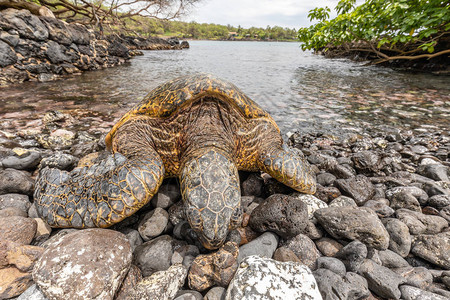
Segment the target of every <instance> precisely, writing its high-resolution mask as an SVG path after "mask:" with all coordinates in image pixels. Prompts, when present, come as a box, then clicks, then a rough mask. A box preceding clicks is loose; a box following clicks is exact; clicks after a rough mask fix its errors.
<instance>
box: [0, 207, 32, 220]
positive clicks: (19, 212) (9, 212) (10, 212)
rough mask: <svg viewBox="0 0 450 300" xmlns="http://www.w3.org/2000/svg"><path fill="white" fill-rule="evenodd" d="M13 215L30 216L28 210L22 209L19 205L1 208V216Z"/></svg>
mask: <svg viewBox="0 0 450 300" xmlns="http://www.w3.org/2000/svg"><path fill="white" fill-rule="evenodd" d="M12 216H19V217H24V218H26V217H28V214H27V212H25V211H23V210H21V209H20V208H17V207H7V208H4V209H1V210H0V218H4V217H12Z"/></svg>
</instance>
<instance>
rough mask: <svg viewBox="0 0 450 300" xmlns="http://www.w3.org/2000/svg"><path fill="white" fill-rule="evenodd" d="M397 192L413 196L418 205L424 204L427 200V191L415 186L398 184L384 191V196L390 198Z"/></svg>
mask: <svg viewBox="0 0 450 300" xmlns="http://www.w3.org/2000/svg"><path fill="white" fill-rule="evenodd" d="M398 193H408V194H410V195H412V196H414V197H415V198H416V199H417V201H419V203H420V205H425V204H426V203H427V201H428V195H427V193H426V192H425V191H424V190H422V189H421V188H418V187H415V186H399V187H395V188H392V189H389V190H387V191H386V197H387V198H388V199H389V200H392V198H393V197H395V196H396V195H397V194H398Z"/></svg>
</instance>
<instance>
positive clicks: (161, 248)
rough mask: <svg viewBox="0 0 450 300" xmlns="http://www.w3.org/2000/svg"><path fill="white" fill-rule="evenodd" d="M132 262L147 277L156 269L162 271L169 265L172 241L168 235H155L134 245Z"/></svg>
mask: <svg viewBox="0 0 450 300" xmlns="http://www.w3.org/2000/svg"><path fill="white" fill-rule="evenodd" d="M133 255H134V262H135V263H136V265H137V266H138V267H139V268H140V269H141V271H142V275H143V276H144V277H147V276H149V275H151V274H152V273H154V272H156V271H164V270H167V269H168V268H169V267H170V261H171V259H172V255H173V241H172V238H171V237H170V236H168V235H163V236H160V237H157V238H155V239H153V240H151V241H148V242H145V243H143V244H142V245H140V246H137V247H136V250H135V251H134V253H133Z"/></svg>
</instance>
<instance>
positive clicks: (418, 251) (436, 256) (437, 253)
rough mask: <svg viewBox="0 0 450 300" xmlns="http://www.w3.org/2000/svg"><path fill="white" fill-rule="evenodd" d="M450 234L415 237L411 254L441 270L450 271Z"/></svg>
mask: <svg viewBox="0 0 450 300" xmlns="http://www.w3.org/2000/svg"><path fill="white" fill-rule="evenodd" d="M449 245H450V232H449V231H447V232H442V233H438V234H432V235H425V234H424V235H419V236H417V237H415V239H414V241H413V243H412V246H411V253H413V254H415V255H417V256H419V257H421V258H423V259H425V260H426V261H429V262H431V263H433V264H435V265H437V266H440V267H441V268H445V269H447V270H448V269H450V255H449V253H450V252H449V251H450V247H449Z"/></svg>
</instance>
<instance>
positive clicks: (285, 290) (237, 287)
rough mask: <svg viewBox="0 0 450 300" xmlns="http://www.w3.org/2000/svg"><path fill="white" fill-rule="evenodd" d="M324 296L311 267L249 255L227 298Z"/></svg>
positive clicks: (228, 299)
mask: <svg viewBox="0 0 450 300" xmlns="http://www.w3.org/2000/svg"><path fill="white" fill-rule="evenodd" d="M264 298H270V299H321V295H320V292H319V290H318V288H317V283H316V280H315V279H314V276H313V275H312V273H311V271H310V270H309V269H308V267H306V266H304V265H301V264H299V263H293V262H278V261H276V260H273V259H269V258H261V257H258V256H249V257H247V258H246V259H244V260H243V261H242V262H241V264H240V265H239V268H238V270H237V272H236V275H235V276H234V278H233V280H232V281H231V283H230V285H229V287H228V289H227V293H226V296H225V299H227V300H232V299H242V300H245V299H264Z"/></svg>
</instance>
